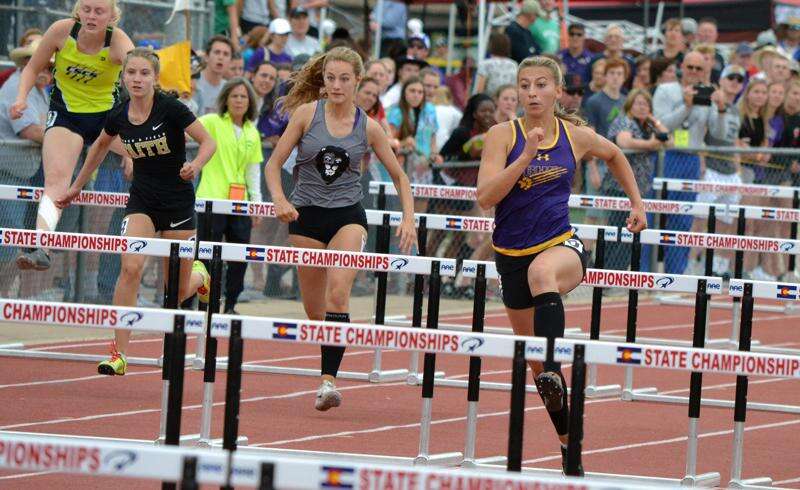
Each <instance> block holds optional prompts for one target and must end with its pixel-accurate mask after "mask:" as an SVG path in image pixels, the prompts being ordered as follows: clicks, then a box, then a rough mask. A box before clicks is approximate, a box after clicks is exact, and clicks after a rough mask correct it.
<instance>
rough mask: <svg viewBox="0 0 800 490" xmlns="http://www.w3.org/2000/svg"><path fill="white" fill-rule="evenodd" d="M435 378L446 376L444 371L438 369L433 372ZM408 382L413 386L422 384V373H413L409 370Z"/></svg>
mask: <svg viewBox="0 0 800 490" xmlns="http://www.w3.org/2000/svg"><path fill="white" fill-rule="evenodd" d="M433 378H434V380H435V379H436V378H444V371H436V372H435V373H433ZM435 382H436V381H434V383H435ZM406 384H407V385H411V386H419V385H421V384H422V373H419V372H417V373H413V372H411V371H408V374H407V375H406Z"/></svg>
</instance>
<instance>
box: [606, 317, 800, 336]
mask: <svg viewBox="0 0 800 490" xmlns="http://www.w3.org/2000/svg"><path fill="white" fill-rule="evenodd" d="M798 316H800V315H777V316H765V317H761V318H753V321H754V322H755V321H760V322H761V321H763V322H769V321H773V320H781V319H783V320H785V319H787V318H797V317H798ZM731 321H732V320H731V319H727V320H714V321H710V322H708V324H709V325H730V324H731ZM691 327H694V323H679V324H677V325H662V326H659V325H656V326H652V327H637V328H636V333H639V332H657V331H659V330H678V329H681V328H691ZM625 331H626V329H624V328H620V329H616V330H605V331H604V330H601V331H600V333H601V334H603V333H605V334H614V333H623V332H625Z"/></svg>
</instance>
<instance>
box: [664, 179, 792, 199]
mask: <svg viewBox="0 0 800 490" xmlns="http://www.w3.org/2000/svg"><path fill="white" fill-rule="evenodd" d="M663 184H667V190H668V191H683V192H713V193H715V194H738V195H740V196H762V197H792V196H794V191H795V188H793V187H787V186H780V185H757V184H722V183H719V182H703V181H701V180H680V179H664V178H660V177H656V178H655V179H654V180H653V188H654V189H656V190H658V189H660V188H661V186H662V185H663Z"/></svg>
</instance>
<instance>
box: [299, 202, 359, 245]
mask: <svg viewBox="0 0 800 490" xmlns="http://www.w3.org/2000/svg"><path fill="white" fill-rule="evenodd" d="M297 213H298V214H299V217H298V218H297V219H296V220H295V221H292V222H291V223H289V234H290V235H300V236H304V237H308V238H312V239H314V240H317V241H318V242H322V243H324V244H325V245H327V244H328V243H330V241H331V240H332V239H333V237H334V235H336V233H337V232H338V231H339V230H340V229H341V228H342V227H344V226H347V225H353V224H355V225H361V226H363V227H364V229H365V230H366V229H367V213H366V211H364V207H363V206H362V205H361V203H360V202H359V203H355V204H352V205H350V206H345V207H343V208H323V207H320V206H303V207H300V208H297Z"/></svg>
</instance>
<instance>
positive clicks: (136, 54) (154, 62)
mask: <svg viewBox="0 0 800 490" xmlns="http://www.w3.org/2000/svg"><path fill="white" fill-rule="evenodd" d="M133 58H142V59H145V60H147V61H148V62H149V63H150V66H152V67H153V72H154V73H155V74H156V78H158V74H159V72H160V71H161V61H160V60H159V59H158V54H157V53H156V52H155V51H153V49H152V48H149V47H138V48H133V49H132V50H130V51H128V54H127V55H125V59H124V60H123V61H122V71H123V72H124V71H125V68H126V67H127V66H128V62H129V61H130V60H132V59H133Z"/></svg>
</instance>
